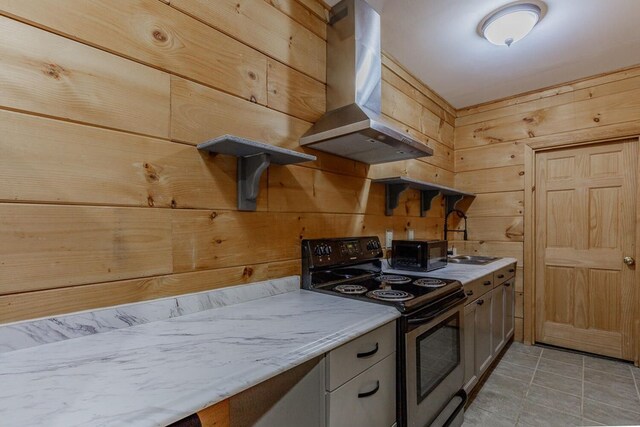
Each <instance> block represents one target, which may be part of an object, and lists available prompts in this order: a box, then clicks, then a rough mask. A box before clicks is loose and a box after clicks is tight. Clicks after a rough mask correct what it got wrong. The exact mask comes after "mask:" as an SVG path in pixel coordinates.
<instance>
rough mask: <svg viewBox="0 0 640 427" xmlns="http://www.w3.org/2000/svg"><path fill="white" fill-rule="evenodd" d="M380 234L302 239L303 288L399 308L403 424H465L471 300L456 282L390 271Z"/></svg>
mask: <svg viewBox="0 0 640 427" xmlns="http://www.w3.org/2000/svg"><path fill="white" fill-rule="evenodd" d="M382 256H383V253H382V246H381V245H380V241H379V239H378V238H377V237H353V238H341V239H316V240H303V241H302V287H303V288H304V289H308V290H312V291H316V292H324V293H327V294H331V295H336V296H340V297H345V298H353V299H357V300H361V301H368V302H371V303H377V304H389V305H392V306H394V307H396V308H397V309H398V310H399V311H400V313H401V316H400V319H398V321H397V323H396V330H397V336H396V346H397V347H396V358H397V365H396V366H397V374H396V378H397V383H396V386H397V393H396V399H397V400H396V409H397V420H398V426H399V427H422V426H425V425H431V424H432V423H433V422H434V420H436V419H441V418H442V419H445V420H446V422H444V423H442V424H441V425H447V426H450V427H454V426H459V425H461V424H462V419H463V413H464V405H465V402H466V399H467V396H466V393H465V392H464V390H463V389H462V386H463V383H464V357H463V356H462V354H463V345H464V344H463V337H464V331H463V328H464V302H465V300H466V295H465V293H464V291H463V289H462V284H461V283H460V282H459V281H456V280H444V279H437V278H430V277H419V276H413V275H411V274H409V273H407V274H386V273H384V272H383V271H382V262H381V259H382Z"/></svg>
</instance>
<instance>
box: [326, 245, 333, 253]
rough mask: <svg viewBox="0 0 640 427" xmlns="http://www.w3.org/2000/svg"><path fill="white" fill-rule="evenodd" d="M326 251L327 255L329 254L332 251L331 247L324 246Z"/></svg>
mask: <svg viewBox="0 0 640 427" xmlns="http://www.w3.org/2000/svg"><path fill="white" fill-rule="evenodd" d="M326 251H327V255H331V252H333V248H332V247H331V246H329V245H327V246H326Z"/></svg>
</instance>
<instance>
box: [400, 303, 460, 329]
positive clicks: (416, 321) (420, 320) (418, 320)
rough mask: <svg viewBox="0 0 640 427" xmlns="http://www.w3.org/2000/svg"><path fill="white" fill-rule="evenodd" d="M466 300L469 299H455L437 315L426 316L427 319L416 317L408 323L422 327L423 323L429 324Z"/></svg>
mask: <svg viewBox="0 0 640 427" xmlns="http://www.w3.org/2000/svg"><path fill="white" fill-rule="evenodd" d="M466 299H467V297H466V296H465V297H464V298H459V299H455V300H454V301H451V302H450V303H449V304H447V305H445V306H444V307H442V308H441V309H440V310H438V311H437V312H436V313H433V314H430V315H429V316H426V317H414V318H412V319H409V320H407V323H408V324H410V325H421V324H423V323H429V322H431V321H432V320H433V319H435V318H436V317H438V316H440V315H441V314H443V313H446V312H447V311H449V310H451V309H452V308H453V307H455V306H457V305H459V304H461V303H462V302H463V301H464V300H466Z"/></svg>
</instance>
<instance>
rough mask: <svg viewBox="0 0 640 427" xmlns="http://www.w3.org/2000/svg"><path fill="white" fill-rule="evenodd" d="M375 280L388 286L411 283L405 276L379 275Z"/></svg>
mask: <svg viewBox="0 0 640 427" xmlns="http://www.w3.org/2000/svg"><path fill="white" fill-rule="evenodd" d="M376 280H377V281H378V282H384V283H388V284H389V285H402V284H405V283H410V282H411V279H410V278H408V277H407V276H398V275H395V274H381V275H380V276H378V277H376Z"/></svg>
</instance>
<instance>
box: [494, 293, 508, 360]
mask: <svg viewBox="0 0 640 427" xmlns="http://www.w3.org/2000/svg"><path fill="white" fill-rule="evenodd" d="M504 315H505V310H504V285H498V286H496V287H495V288H493V290H492V291H491V346H492V347H493V355H494V356H497V355H498V353H500V350H502V347H504V344H505V340H504V338H505V336H504V323H505V319H504Z"/></svg>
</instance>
